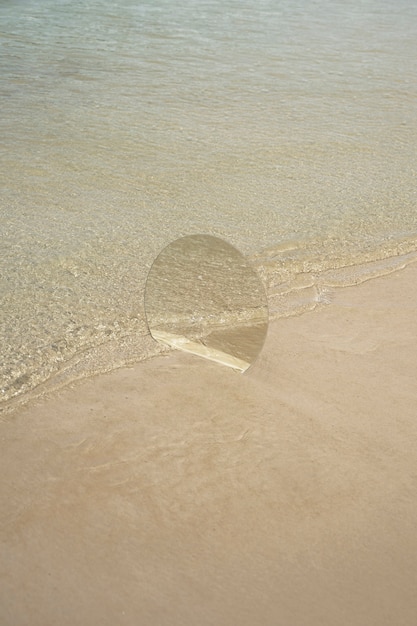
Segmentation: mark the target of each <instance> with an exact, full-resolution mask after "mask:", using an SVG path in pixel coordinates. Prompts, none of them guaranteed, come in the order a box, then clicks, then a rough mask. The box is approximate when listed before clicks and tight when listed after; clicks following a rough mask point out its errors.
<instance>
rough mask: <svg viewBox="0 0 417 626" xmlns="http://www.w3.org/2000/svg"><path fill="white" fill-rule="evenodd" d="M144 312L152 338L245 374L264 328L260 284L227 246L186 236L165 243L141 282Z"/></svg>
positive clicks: (265, 309) (265, 308)
mask: <svg viewBox="0 0 417 626" xmlns="http://www.w3.org/2000/svg"><path fill="white" fill-rule="evenodd" d="M145 311H146V317H147V322H148V326H149V330H150V332H151V335H152V337H153V338H154V339H156V340H157V341H159V342H162V343H164V344H167V345H169V346H171V347H174V348H178V349H180V350H184V351H186V352H191V353H193V354H197V355H199V356H202V357H205V358H207V359H210V360H212V361H217V362H219V363H222V364H223V365H228V366H229V367H233V368H234V369H237V370H240V371H242V372H243V371H245V370H246V369H247V368H248V367H249V365H250V364H251V363H253V361H254V360H255V359H256V357H257V356H258V354H259V352H260V351H261V349H262V346H263V343H264V341H265V337H266V332H267V328H268V305H267V299H266V294H265V290H264V287H263V284H262V282H261V280H260V278H259V276H258V274H257V272H256V271H255V269H254V268H253V267H252V266H251V265H250V263H249V262H248V261H247V260H246V259H245V257H244V256H243V255H242V254H241V253H240V252H239V251H238V250H236V248H234V247H233V246H232V245H230V244H229V243H227V242H225V241H223V240H222V239H219V238H217V237H212V236H210V235H190V236H187V237H182V238H180V239H177V240H176V241H174V242H172V243H171V244H169V245H168V246H167V247H166V248H164V249H163V250H162V252H161V253H160V254H159V256H158V257H157V258H156V259H155V261H154V263H153V265H152V267H151V269H150V271H149V274H148V278H147V282H146V289H145Z"/></svg>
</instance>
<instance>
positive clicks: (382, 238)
mask: <svg viewBox="0 0 417 626" xmlns="http://www.w3.org/2000/svg"><path fill="white" fill-rule="evenodd" d="M0 30H1V37H0V43H1V52H0V54H1V57H0V67H1V72H0V97H1V112H2V114H1V116H0V127H1V129H0V133H1V135H0V136H1V148H0V151H1V152H0V154H1V157H0V158H1V163H0V177H1V230H0V237H1V247H0V267H1V275H0V294H1V305H0V306H1V308H0V336H1V354H2V360H1V363H0V389H1V394H2V397H3V403H4V406H5V407H6V406H9V404H8V403H9V402H12V404H13V402H15V401H16V400H17V399H19V398H23V397H26V396H27V393H28V392H31V391H32V392H33V390H35V392H37V391H39V392H40V391H42V389H46V388H48V384H50V385H59V384H63V383H65V382H68V381H70V380H73V379H74V378H77V377H79V376H84V375H87V374H91V373H94V372H97V371H103V370H108V369H112V368H114V367H117V366H119V365H122V364H125V363H130V362H134V361H137V360H140V359H142V358H145V357H146V356H149V355H151V354H154V353H155V352H156V351H157V350H158V349H159V348H158V347H157V346H155V344H154V342H153V341H152V340H151V338H150V337H149V333H148V329H147V327H146V323H145V319H144V308H143V294H144V286H145V280H146V276H147V272H148V271H149V268H150V266H151V264H152V262H153V260H154V258H155V257H156V256H157V254H158V253H159V252H160V250H161V249H162V248H163V247H164V246H165V245H167V244H168V243H169V242H170V241H172V240H174V239H175V238H177V237H180V236H183V235H188V234H192V233H199V232H201V233H206V234H212V235H215V236H219V237H222V238H224V239H226V240H227V241H229V242H230V243H232V244H233V245H235V246H236V247H237V248H238V249H239V250H240V251H241V252H243V253H245V254H247V255H248V256H249V257H250V258H251V259H252V261H253V263H254V264H255V266H256V267H257V268H258V270H259V273H260V275H261V277H262V278H263V280H264V282H265V285H266V288H267V292H268V296H269V300H270V309H271V315H272V316H280V315H288V314H292V313H294V312H302V311H304V310H306V309H309V308H311V307H312V306H316V305H317V304H318V303H325V302H326V301H327V300H329V299H330V298H331V289H333V288H334V287H335V286H337V285H338V284H348V283H352V282H355V281H358V280H362V279H363V278H364V277H367V276H368V275H372V274H378V273H381V272H382V273H383V272H385V271H389V270H390V268H391V267H392V268H394V267H396V264H397V265H401V264H402V263H404V262H407V260H409V258H411V256H410V257H407V256H405V257H404V259H402V258H400V257H399V255H407V254H411V255H412V254H413V253H414V252H415V251H416V250H417V224H416V222H417V220H416V189H417V186H416V171H417V151H416V145H417V114H416V106H415V103H416V96H417V37H416V35H417V32H416V31H417V5H416V3H415V2H414V1H413V0H399V1H398V0H396V1H395V2H394V0H378V1H377V0H364V1H363V2H360V3H359V2H356V1H354V0H347V1H345V0H344V1H343V2H342V1H339V2H338V1H336V0H331V1H330V0H328V1H324V2H308V3H307V2H304V1H303V0H298V1H297V0H296V1H293V0H292V1H291V2H290V0H282V1H280V2H276V1H275V0H258V1H257V2H253V1H250V0H239V1H237V0H223V1H222V2H220V0H207V1H204V0H203V1H201V0H199V1H197V0H186V1H185V2H182V3H181V6H177V5H176V4H175V3H172V2H169V1H168V0H165V1H164V0H147V1H145V2H138V1H133V0H120V1H119V2H117V3H115V2H113V1H112V2H110V0H100V2H99V1H98V0H97V1H95V2H94V1H89V2H79V1H71V2H70V1H69V0H61V1H58V2H57V1H56V0H54V1H52V0H43V1H42V2H41V1H40V0H38V1H35V0H32V1H29V0H28V1H25V0H20V1H18V2H11V1H9V2H3V3H2V5H1V7H0Z"/></svg>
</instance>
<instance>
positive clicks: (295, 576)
mask: <svg viewBox="0 0 417 626" xmlns="http://www.w3.org/2000/svg"><path fill="white" fill-rule="evenodd" d="M0 438H1V448H2V454H1V459H0V471H1V488H0V522H1V527H0V624H1V625H2V626H23V625H31V626H37V625H39V626H49V625H51V626H52V625H54V626H56V625H59V626H66V625H71V626H74V624H77V625H90V624H91V625H96V624H97V625H100V626H103V625H107V624H108V625H109V626H110V625H111V626H114V625H125V624H129V625H132V626H133V625H134V626H137V625H142V624H143V625H146V626H148V625H149V626H168V625H169V626H180V625H181V626H188V625H190V626H191V625H192V626H206V625H212V626H226V625H227V626H244V625H248V626H258V625H262V626H264V625H268V626H281V625H282V626H315V625H317V626H338V625H340V626H373V625H375V626H385V625H386V626H415V625H416V624H417V266H416V265H415V264H414V265H411V266H409V267H408V268H406V269H405V270H403V271H400V272H397V273H395V274H393V275H391V276H389V277H385V278H379V279H376V280H373V281H369V282H367V283H365V284H363V285H361V286H358V287H352V288H348V289H345V290H342V291H339V292H337V293H336V295H335V298H334V302H333V303H332V304H330V305H329V306H328V307H326V308H325V309H322V310H320V311H315V312H312V313H309V314H305V315H303V316H301V317H297V318H290V319H284V320H281V321H278V322H275V323H273V324H272V325H271V327H270V330H269V334H268V337H267V341H266V344H265V347H264V350H263V352H262V355H261V357H260V358H259V359H258V361H257V362H256V364H255V365H253V366H252V367H251V368H250V369H249V370H248V371H247V373H246V374H243V375H242V374H238V373H236V372H234V371H233V370H230V369H228V368H224V367H221V366H220V365H217V364H216V363H212V362H209V361H204V360H201V359H199V358H198V357H194V356H192V355H188V354H184V353H175V354H172V355H170V356H165V357H158V358H156V359H154V360H151V361H149V362H146V363H143V364H139V365H138V366H136V367H134V368H128V369H123V370H119V371H117V372H114V373H111V374H109V375H103V376H99V377H96V378H94V379H91V380H88V381H85V382H83V383H80V384H78V385H77V386H75V387H74V388H73V389H66V390H64V391H61V392H60V393H59V394H56V395H54V396H53V397H51V398H49V399H47V400H43V401H40V402H38V403H36V404H35V405H32V406H29V407H26V408H25V409H23V410H20V411H19V413H17V414H14V415H12V416H9V417H8V419H7V421H5V422H4V423H1V424H0Z"/></svg>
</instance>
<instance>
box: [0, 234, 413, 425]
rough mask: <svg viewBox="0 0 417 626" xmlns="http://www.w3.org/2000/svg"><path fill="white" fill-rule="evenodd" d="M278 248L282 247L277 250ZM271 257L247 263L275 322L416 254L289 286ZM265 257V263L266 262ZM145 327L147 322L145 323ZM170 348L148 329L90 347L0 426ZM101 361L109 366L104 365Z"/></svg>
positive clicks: (17, 399)
mask: <svg viewBox="0 0 417 626" xmlns="http://www.w3.org/2000/svg"><path fill="white" fill-rule="evenodd" d="M284 248H285V246H284ZM290 248H291V246H290ZM277 250H278V248H277V249H276V250H275V252H277ZM285 250H286V248H285ZM271 254H272V252H271ZM274 254H275V253H274ZM267 257H268V251H267V250H265V251H264V253H263V254H261V253H260V254H258V255H255V256H254V257H248V260H249V261H250V262H251V264H252V265H253V267H254V268H255V269H256V270H257V272H258V274H259V276H260V277H261V279H262V281H263V283H264V287H265V289H266V291H267V298H268V307H269V320H270V324H271V323H275V322H276V321H278V320H280V319H287V318H291V317H299V316H302V315H304V314H306V313H307V314H308V313H311V312H312V311H314V310H316V309H318V308H321V307H322V306H326V305H328V304H329V303H330V302H332V300H333V299H334V296H335V293H337V292H338V291H340V290H343V289H345V288H347V287H353V286H357V285H360V284H363V283H364V282H367V281H369V280H375V279H378V278H381V277H384V276H390V275H391V274H393V273H396V272H398V271H402V270H403V269H405V268H406V267H407V266H408V265H412V264H413V263H416V262H417V251H415V250H412V251H408V252H404V253H402V254H398V255H395V256H390V257H387V258H386V257H384V256H383V257H382V258H380V259H373V260H362V262H359V263H354V264H352V265H342V266H340V267H335V268H333V269H323V270H320V271H310V270H309V271H305V272H303V271H300V268H299V270H298V271H297V272H296V273H295V275H294V276H293V277H292V279H291V281H290V282H288V281H286V280H282V278H283V277H281V278H280V276H279V272H277V267H278V260H279V256H277V257H276V258H275V259H274V261H273V267H274V271H273V273H272V276H270V275H269V271H270V270H269V268H268V262H267V260H266V259H267ZM261 258H263V259H264V260H263V261H262V262H261V261H260V259H261ZM141 323H142V322H141ZM143 324H146V322H145V321H143ZM167 349H168V348H167V346H163V345H162V344H161V343H158V342H155V341H154V340H153V338H152V337H151V335H150V333H149V330H148V334H146V335H138V336H135V337H133V336H132V337H128V336H124V337H121V338H120V339H119V341H118V342H117V343H116V341H115V340H113V341H111V342H109V343H103V344H100V343H99V344H97V345H96V346H90V347H89V348H86V349H85V350H82V351H81V352H80V353H75V354H74V355H72V356H71V357H70V358H69V360H68V361H64V362H63V364H62V365H61V367H60V369H58V370H57V371H56V372H54V373H53V374H52V375H51V376H50V377H49V378H47V379H45V380H43V381H41V382H39V383H38V384H37V385H36V386H35V387H33V388H32V389H30V390H28V391H26V392H25V393H23V394H17V395H16V396H12V397H11V398H9V399H8V400H5V401H4V400H3V402H2V403H0V423H1V422H2V421H7V420H8V419H9V417H10V416H12V415H13V414H15V413H16V412H19V411H20V410H22V409H23V408H24V407H27V406H32V405H33V404H36V403H37V402H38V401H42V398H43V397H45V398H48V397H50V396H51V394H54V393H57V392H59V391H60V390H62V389H66V388H67V387H68V388H71V387H72V386H73V385H77V384H78V383H80V382H82V381H84V380H89V379H91V378H95V377H96V376H102V375H103V374H107V373H111V372H114V371H117V370H118V369H121V368H122V369H123V368H124V367H135V366H139V365H140V364H142V363H144V362H146V361H147V360H149V359H154V358H158V357H159V356H160V355H161V354H165V353H166V352H167ZM138 351H139V352H143V354H142V355H141V358H140V359H138V357H137V354H138ZM103 362H105V363H106V364H105V365H103V364H102V363H103ZM98 363H100V365H98Z"/></svg>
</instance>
